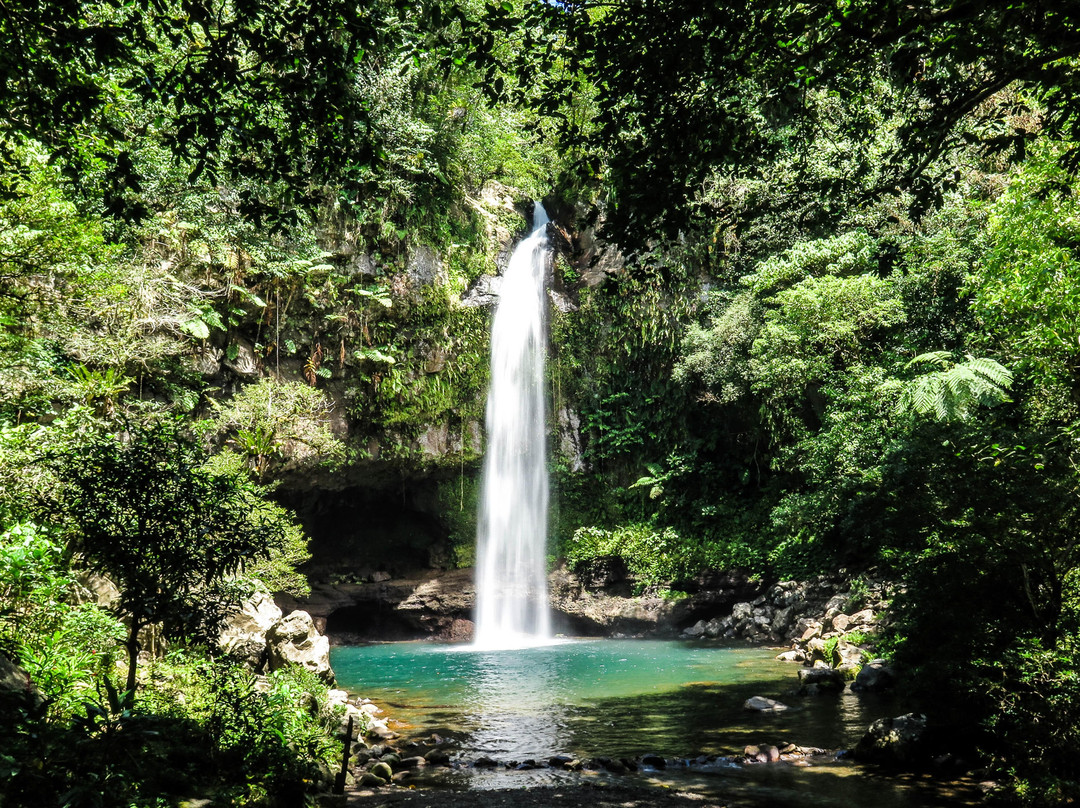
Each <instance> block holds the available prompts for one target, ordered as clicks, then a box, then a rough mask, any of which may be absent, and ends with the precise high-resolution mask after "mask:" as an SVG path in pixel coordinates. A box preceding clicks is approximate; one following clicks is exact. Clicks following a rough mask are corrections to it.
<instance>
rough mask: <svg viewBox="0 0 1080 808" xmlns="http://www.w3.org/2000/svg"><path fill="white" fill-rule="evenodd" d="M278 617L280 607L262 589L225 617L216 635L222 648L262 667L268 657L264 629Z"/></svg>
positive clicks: (255, 666) (232, 655)
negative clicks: (219, 631)
mask: <svg viewBox="0 0 1080 808" xmlns="http://www.w3.org/2000/svg"><path fill="white" fill-rule="evenodd" d="M279 620H281V609H279V608H278V607H277V605H276V604H275V603H274V600H273V598H271V597H270V596H269V595H268V594H266V593H265V592H256V593H255V594H254V595H252V596H251V597H249V598H248V599H247V600H245V601H244V602H243V603H241V604H240V609H239V610H238V611H236V612H233V613H232V614H230V615H229V616H228V617H226V618H225V623H224V625H223V626H222V628H221V633H220V634H219V635H218V645H219V646H220V647H221V650H222V651H224V652H225V653H226V654H228V655H229V656H230V657H232V658H233V659H237V660H240V661H241V662H244V663H246V664H248V665H250V666H251V667H252V668H253V669H255V670H261V669H262V668H263V667H264V666H265V664H266V661H267V647H266V633H267V631H269V630H270V629H271V628H272V627H273V625H274V624H275V623H277V622H278V621H279Z"/></svg>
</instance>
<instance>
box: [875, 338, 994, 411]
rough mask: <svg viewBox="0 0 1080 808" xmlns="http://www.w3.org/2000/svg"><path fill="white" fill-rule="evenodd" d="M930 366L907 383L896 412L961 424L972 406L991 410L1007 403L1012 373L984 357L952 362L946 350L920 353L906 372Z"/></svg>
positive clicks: (968, 357)
mask: <svg viewBox="0 0 1080 808" xmlns="http://www.w3.org/2000/svg"><path fill="white" fill-rule="evenodd" d="M927 366H929V367H933V368H937V369H936V370H930V371H927V372H924V373H921V374H919V375H918V376H915V377H914V378H912V379H911V380H909V381H908V382H907V383H906V384H905V385H904V388H903V391H902V392H901V394H900V399H899V401H897V404H896V410H897V412H899V413H908V412H915V413H918V414H919V415H930V416H931V417H933V418H935V419H936V420H938V421H963V420H966V419H967V418H969V417H970V416H971V413H972V411H973V410H974V409H975V408H976V407H992V406H994V405H995V404H1000V403H1002V402H1005V401H1008V400H1009V397H1008V394H1007V392H1006V391H1007V390H1008V389H1009V387H1010V386H1011V385H1012V381H1013V375H1012V372H1011V371H1010V370H1009V369H1008V368H1006V367H1004V366H1003V365H1000V364H999V363H997V362H995V361H994V360H993V359H988V358H986V357H973V356H970V355H968V356H966V357H965V359H964V361H963V362H955V361H953V358H952V354H951V353H949V352H948V351H933V352H931V353H925V354H920V355H919V356H916V357H915V358H914V359H912V360H911V361H910V362H908V364H907V369H908V370H911V369H913V368H919V367H927Z"/></svg>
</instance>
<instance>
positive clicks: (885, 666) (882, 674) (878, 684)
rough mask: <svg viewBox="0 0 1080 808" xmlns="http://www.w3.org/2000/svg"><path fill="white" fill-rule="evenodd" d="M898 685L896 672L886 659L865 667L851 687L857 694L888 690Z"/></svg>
mask: <svg viewBox="0 0 1080 808" xmlns="http://www.w3.org/2000/svg"><path fill="white" fill-rule="evenodd" d="M895 684H896V672H895V671H894V670H893V669H892V668H891V667H889V663H888V662H886V661H885V660H884V659H874V660H871V661H870V662H867V663H866V664H865V665H863V667H862V670H860V671H859V675H858V676H856V677H855V681H854V682H853V683H852V685H851V689H852V690H854V691H857V692H863V693H871V692H876V691H881V690H888V689H889V688H891V687H892V686H893V685H895Z"/></svg>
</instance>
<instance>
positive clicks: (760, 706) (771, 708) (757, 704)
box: [743, 696, 788, 713]
mask: <svg viewBox="0 0 1080 808" xmlns="http://www.w3.org/2000/svg"><path fill="white" fill-rule="evenodd" d="M787 708H788V706H787V705H786V704H782V703H780V702H779V701H776V700H775V699H767V698H765V697H764V696H751V697H750V698H748V699H747V700H746V702H745V703H744V704H743V709H744V710H752V711H754V712H757V713H781V712H783V711H784V710H786V709H787Z"/></svg>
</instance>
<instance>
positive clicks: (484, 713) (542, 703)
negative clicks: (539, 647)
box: [463, 652, 568, 761]
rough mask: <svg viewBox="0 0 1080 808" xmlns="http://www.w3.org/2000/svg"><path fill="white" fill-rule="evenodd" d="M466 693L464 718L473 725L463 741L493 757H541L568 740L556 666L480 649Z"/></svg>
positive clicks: (513, 758) (475, 749)
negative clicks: (485, 651) (466, 738)
mask: <svg viewBox="0 0 1080 808" xmlns="http://www.w3.org/2000/svg"><path fill="white" fill-rule="evenodd" d="M473 656H474V660H473V665H474V670H473V674H472V677H471V681H470V687H469V691H468V694H467V695H466V698H465V703H464V704H463V707H464V710H463V712H464V720H465V722H466V723H467V724H468V725H470V726H472V727H474V729H472V731H471V733H470V735H469V738H468V742H467V746H468V747H469V748H470V749H471V750H473V751H475V752H476V753H477V754H478V755H487V756H488V757H491V758H494V759H495V760H500V761H507V760H517V761H521V760H526V759H529V758H545V757H548V756H550V755H552V754H554V753H553V752H552V751H551V750H556V749H562V748H564V747H565V745H566V744H567V740H568V739H567V734H566V727H565V725H564V723H563V721H562V720H561V719H562V716H561V713H562V704H561V701H562V693H561V692H560V686H562V687H565V685H561V684H560V671H559V668H558V666H554V665H544V664H536V662H537V660H536V659H534V657H533V655H526V654H508V653H480V652H477V653H475V654H474V655H473Z"/></svg>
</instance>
